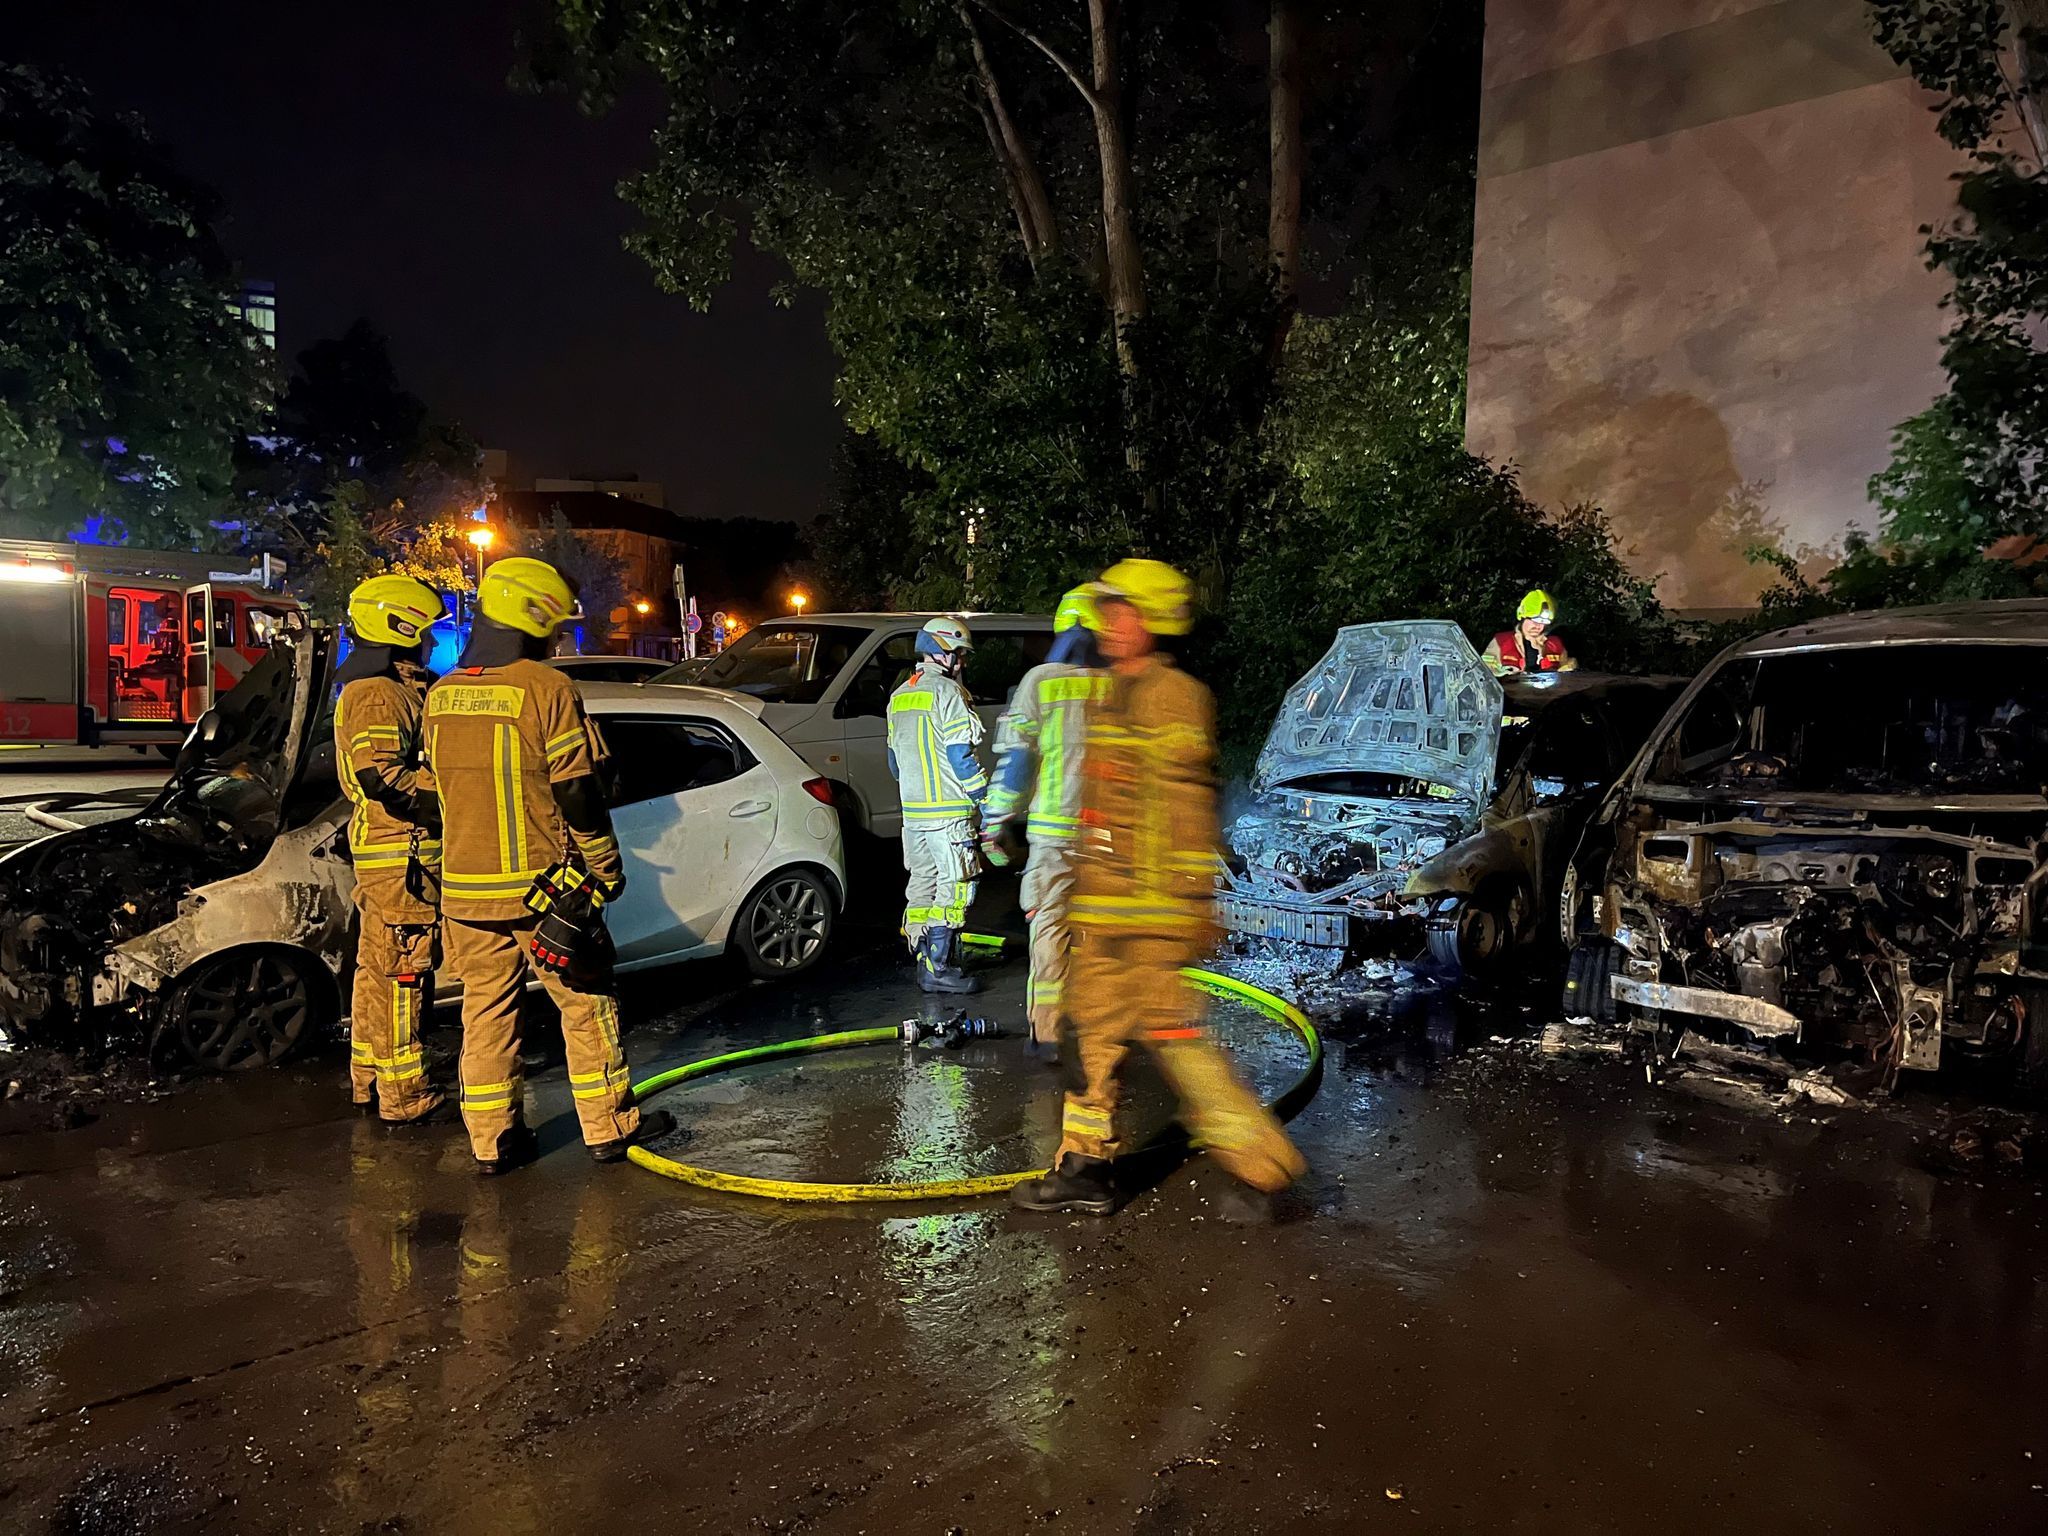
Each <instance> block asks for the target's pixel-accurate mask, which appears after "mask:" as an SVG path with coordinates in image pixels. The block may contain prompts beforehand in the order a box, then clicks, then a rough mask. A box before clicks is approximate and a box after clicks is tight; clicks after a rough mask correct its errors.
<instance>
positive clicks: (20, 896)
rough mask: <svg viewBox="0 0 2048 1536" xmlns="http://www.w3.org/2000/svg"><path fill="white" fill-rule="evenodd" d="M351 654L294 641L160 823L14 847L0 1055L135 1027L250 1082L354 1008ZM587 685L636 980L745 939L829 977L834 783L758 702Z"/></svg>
mask: <svg viewBox="0 0 2048 1536" xmlns="http://www.w3.org/2000/svg"><path fill="white" fill-rule="evenodd" d="M333 648H334V637H333V635H332V634H331V633H330V632H329V631H327V630H325V629H324V628H318V627H316V628H314V629H312V630H310V631H300V632H298V633H296V634H294V635H291V636H288V637H286V638H285V639H284V640H282V641H281V642H280V643H278V644H277V645H275V646H273V648H272V650H271V653H270V654H269V655H268V656H267V657H265V658H264V659H263V660H261V661H259V662H257V663H256V664H255V665H254V666H253V667H251V668H250V669H249V673H248V675H247V676H246V677H244V678H243V679H242V681H241V683H240V684H238V685H237V686H236V688H235V689H234V691H233V692H232V693H230V694H228V695H227V696H226V697H225V698H223V699H222V700H221V702H220V703H219V704H217V705H216V706H215V707H214V708H212V709H210V710H208V711H207V712H206V715H205V717H204V718H203V719H202V720H201V721H200V723H199V726H198V727H197V728H196V729H195V731H194V733H193V736H192V739H191V740H190V741H188V742H187V744H186V746H185V748H184V749H183V750H182V751H181V752H180V754H179V759H178V761H177V763H176V764H175V765H174V767H173V769H172V773H171V777H170V780H169V782H167V783H166V784H165V785H164V787H163V789H162V791H161V792H160V793H159V794H158V795H157V796H156V798H155V799H154V800H153V801H151V803H150V804H149V806H148V807H147V808H146V809H144V810H142V811H140V812H138V813H136V814H134V815H131V816H125V817H121V818H119V819H116V820H113V821H103V822H98V823H95V824H93V825H89V826H82V827H78V828H75V829H74V830H71V831H67V832H58V833H54V834H52V835H51V836H49V837H45V838H42V839H39V840H38V841H35V842H31V843H24V844H22V845H21V846H19V847H17V848H13V849H9V850H6V851H5V852H4V854H0V1045H5V1044H8V1043H18V1042H32V1043H37V1044H50V1045H58V1046H63V1045H70V1044H76V1043H78V1042H80V1041H91V1040H101V1039H107V1038H113V1037H118V1036H120V1035H122V1034H128V1035H131V1036H132V1037H136V1038H140V1039H142V1040H144V1041H146V1042H147V1043H148V1046H149V1048H150V1050H151V1052H152V1053H154V1052H155V1051H157V1050H158V1049H159V1048H161V1049H163V1050H164V1051H166V1052H169V1053H175V1054H178V1055H182V1056H183V1057H184V1058H185V1059H186V1060H189V1061H191V1062H193V1063H195V1064H197V1065H199V1066H202V1067H206V1068H209V1069H211V1070H214V1071H234V1070H239V1069H243V1068H248V1067H258V1066H265V1065H269V1064H271V1063H275V1062H278V1061H282V1060H283V1059H285V1058H286V1057H287V1056H289V1055H290V1054H291V1053H292V1051H294V1050H295V1049H296V1048H298V1047H299V1046H300V1045H301V1044H302V1043H304V1042H306V1041H308V1040H312V1039H317V1038H318V1037H319V1036H320V1035H322V1034H323V1033H326V1032H328V1031H330V1030H331V1029H333V1027H334V1026H335V1025H336V1024H337V1023H338V1022H339V1021H340V1020H341V1019H342V1018H343V1017H344V1016H345V1015H346V1013H347V1010H348V986H347V982H348V962H349V957H350V955H351V953H352V952H353V948H354V946H353V944H352V942H351V931H352V929H353V927H354V924H355V903H354V895H355V871H354V870H353V869H352V868H351V867H350V865H349V858H348V802H347V801H346V800H344V799H342V798H341V796H340V795H339V794H338V793H336V791H335V787H334V764H333V752H332V750H331V748H330V746H329V744H330V743H331V741H332V734H333V728H332V726H331V725H330V724H329V723H328V713H327V706H328V703H329V699H330V693H329V688H328V679H329V677H330V675H331V671H332V668H331V662H332V659H333V656H332V653H333ZM579 686H581V687H582V691H583V694H584V696H585V698H586V700H587V702H588V706H589V711H590V714H591V717H592V718H593V719H594V720H595V721H596V722H597V728H598V731H599V733H600V734H601V735H603V736H604V738H605V740H606V742H607V744H608V753H607V755H606V766H605V774H606V779H607V783H608V788H609V793H610V799H611V804H612V817H613V824H614V826H615V828H616V830H617V832H618V837H619V845H620V848H621V850H622V852H623V853H624V855H625V864H626V881H627V884H626V893H625V895H624V896H623V897H622V898H621V899H620V900H619V902H618V903H617V905H615V906H614V907H613V908H612V910H611V915H610V926H611V931H612V936H613V938H614V940H615V941H616V943H617V945H618V950H619V969H621V970H628V971H630V970H643V969H646V968H648V967H651V966H656V965H665V964H667V963H668V962H670V961H673V960H688V959H693V958H696V957H699V956H706V955H715V954H718V953H720V952H722V951H723V950H725V949H726V948H728V947H730V948H732V949H733V950H735V951H736V952H737V953H738V954H739V955H740V957H741V958H742V959H744V960H745V961H746V963H747V966H748V967H749V969H751V970H752V971H753V972H754V974H755V975H757V976H766V977H785V976H793V975H795V974H797V973H798V972H799V971H802V970H805V969H806V968H808V967H809V966H810V965H811V964H813V963H814V962H815V961H816V960H817V959H818V958H819V956H820V955H822V954H823V953H824V951H825V948H826V945H827V944H828V942H829V941H830V939H831V937H832V929H833V925H834V923H835V922H836V920H837V918H838V915H839V913H840V911H841V910H842V909H843V907H844V905H845V899H846V872H845V866H844V863H843V861H842V857H841V852H840V832H839V818H838V815H837V813H836V812H835V810H834V807H833V803H832V793H831V790H830V788H829V787H828V786H827V784H826V783H825V781H824V779H823V778H822V777H821V776H820V775H818V774H817V773H816V772H814V771H813V770H812V769H810V768H808V767H806V766H805V764H804V762H803V760H802V759H801V758H800V757H798V756H797V755H796V753H795V752H793V751H792V750H791V749H790V748H789V747H787V746H785V745H784V744H783V743H782V742H781V741H780V740H778V739H777V738H776V736H775V733H774V732H773V731H770V730H769V729H768V728H767V727H766V726H764V725H763V724H761V722H760V720H759V718H758V715H759V705H758V704H756V703H754V702H753V701H752V700H749V699H745V698H740V697H736V696H734V695H732V694H728V693H719V692H714V691H711V690H707V689H699V688H659V689H647V688H637V687H634V686H632V685H630V684H622V683H603V684H598V683H593V684H589V685H579ZM452 990H453V989H452V988H449V989H447V990H446V991H444V992H443V994H442V995H443V996H444V997H445V996H448V995H449V994H450V993H452Z"/></svg>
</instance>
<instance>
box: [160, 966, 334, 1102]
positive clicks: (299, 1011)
mask: <svg viewBox="0 0 2048 1536" xmlns="http://www.w3.org/2000/svg"><path fill="white" fill-rule="evenodd" d="M323 996H324V994H323V993H322V991H321V990H319V988H318V987H317V985H316V983H315V980H314V978H313V977H312V975H311V974H310V972H309V971H308V969H307V962H306V961H305V959H304V958H303V957H301V956H298V955H294V954H293V953H292V952H291V951H289V950H283V949H242V950H234V951H230V952H229V953H227V954H222V955H213V956H210V957H209V958H207V959H205V960H202V961H200V962H199V964H198V965H196V966H194V967H193V968H192V970H191V972H190V973H189V974H188V975H187V976H186V977H185V979H184V980H183V981H181V982H180V983H179V984H178V990H177V992H176V994H175V995H174V996H173V997H172V999H171V1004H170V1015H169V1021H168V1022H169V1025H170V1029H171V1032H172V1033H173V1034H175V1035H176V1037H177V1040H178V1043H179V1045H181V1046H182V1047H183V1048H184V1051H185V1054H186V1055H187V1056H188V1057H190V1058H191V1060H192V1061H193V1062H194V1063H195V1064H196V1065H198V1066H201V1067H204V1068H206V1070H208V1071H209V1072H243V1071H247V1070H248V1069H249V1068H251V1067H271V1066H276V1065H277V1064H278V1063H279V1062H281V1061H283V1060H284V1059H285V1058H286V1057H287V1056H289V1055H291V1053H292V1052H293V1051H294V1050H296V1049H298V1047H299V1045H300V1043H301V1042H302V1041H304V1040H305V1039H307V1038H308V1037H309V1036H310V1035H311V1034H312V1033H313V1030H314V1025H315V1023H316V1022H317V1014H318V1011H319V1010H320V1008H321V1007H322V1006H323Z"/></svg>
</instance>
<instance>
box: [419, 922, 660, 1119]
mask: <svg viewBox="0 0 2048 1536" xmlns="http://www.w3.org/2000/svg"><path fill="white" fill-rule="evenodd" d="M539 921H540V919H539V918H537V917H532V916H528V917H516V918H503V919H495V920H492V921H488V922H483V921H474V922H472V921H464V920H463V919H461V918H456V917H443V918H442V931H443V935H444V937H445V940H446V943H447V946H448V968H449V970H450V971H452V972H453V973H454V976H455V979H456V981H458V982H460V983H461V985H462V1123H463V1124H464V1125H465V1126H467V1127H468V1129H469V1146H470V1150H471V1151H472V1152H474V1153H475V1154H476V1156H477V1157H478V1158H479V1159H483V1158H494V1157H496V1156H497V1155H498V1138H499V1137H501V1136H503V1135H504V1134H505V1133H506V1132H507V1131H509V1130H511V1129H512V1128H513V1127H514V1126H516V1125H519V1124H522V1123H523V1122H524V1120H525V1093H524V1089H525V1081H524V1074H523V1072H522V1069H521V1066H520V1060H519V998H520V994H521V993H522V992H524V991H525V990H526V978H527V974H528V966H527V958H526V941H527V940H528V939H530V938H532V937H533V930H534V928H535V926H536V925H537V924H538V923H539ZM540 982H541V985H542V986H543V987H544V988H546V989H547V994H548V996H549V997H551V998H552V999H554V1003H555V1006H556V1007H557V1008H558V1009H560V1010H561V1014H562V1045H563V1049H564V1051H565V1052H566V1054H567V1056H568V1058H569V1094H570V1097H571V1099H572V1100H573V1101H574V1102H575V1105H576V1119H577V1120H578V1122H579V1123H580V1124H581V1125H582V1127H583V1140H584V1141H585V1142H586V1143H587V1144H589V1145H591V1146H595V1145H597V1144H598V1143H599V1142H606V1141H617V1140H620V1139H622V1138H624V1137H627V1136H630V1135H632V1134H633V1132H634V1131H636V1130H638V1129H639V1128H640V1111H639V1110H637V1109H635V1108H634V1107H633V1104H632V1092H631V1086H630V1084H629V1082H628V1080H627V1075H626V1055H625V1052H624V1051H623V1050H622V1049H621V1048H620V1046H619V1004H618V1000H617V999H616V998H614V997H612V996H610V995H609V994H608V993H598V992H578V991H577V990H576V989H575V988H573V987H571V986H570V985H569V984H568V982H566V981H564V980H563V979H562V978H561V977H560V976H556V975H553V974H552V973H550V972H547V971H542V972H540Z"/></svg>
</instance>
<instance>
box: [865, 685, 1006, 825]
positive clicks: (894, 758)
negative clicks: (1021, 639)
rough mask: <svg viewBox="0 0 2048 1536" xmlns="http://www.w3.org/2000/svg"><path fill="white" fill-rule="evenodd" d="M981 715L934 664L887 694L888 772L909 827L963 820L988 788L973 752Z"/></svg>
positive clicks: (970, 813) (977, 742)
mask: <svg viewBox="0 0 2048 1536" xmlns="http://www.w3.org/2000/svg"><path fill="white" fill-rule="evenodd" d="M982 735H983V728H982V723H981V716H980V715H978V714H976V713H975V712H974V706H973V704H971V703H970V702H968V698H967V691H966V690H965V689H964V688H962V687H961V686H960V684H959V683H958V682H956V681H955V680H954V679H952V678H950V677H948V676H946V674H945V673H943V672H940V671H938V670H936V669H928V668H925V667H919V668H918V669H917V670H916V671H915V672H913V673H911V674H910V676H909V677H908V678H907V679H906V680H905V681H904V682H903V683H901V684H900V685H899V686H898V687H897V689H896V691H895V692H894V693H892V694H890V695H889V771H890V772H891V773H892V774H894V775H895V777H896V791H897V794H898V796H899V797H900V798H901V799H902V801H903V820H904V823H905V824H906V825H909V826H918V825H923V826H930V825H932V824H933V823H936V822H941V821H961V820H964V819H966V818H968V817H970V816H972V815H973V814H974V813H975V810H976V808H977V807H979V806H980V804H981V800H982V796H983V795H985V794H987V793H988V775H987V773H985V772H984V771H983V770H982V766H981V764H980V762H979V761H977V760H976V758H975V756H974V749H975V748H976V747H977V746H979V745H980V744H981V738H982Z"/></svg>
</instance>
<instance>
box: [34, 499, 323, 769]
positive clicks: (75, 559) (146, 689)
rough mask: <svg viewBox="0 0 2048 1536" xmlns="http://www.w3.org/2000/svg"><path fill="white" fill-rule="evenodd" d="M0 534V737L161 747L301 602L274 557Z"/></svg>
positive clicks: (226, 685) (292, 620)
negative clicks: (252, 560) (241, 560)
mask: <svg viewBox="0 0 2048 1536" xmlns="http://www.w3.org/2000/svg"><path fill="white" fill-rule="evenodd" d="M236 563H237V562H236V558H235V557H233V556H228V555H195V554H189V553H179V552H169V551H159V550H147V549H125V548H118V547H106V546H100V545H92V544H65V543H42V542H38V541H33V540H27V539H0V745H9V746H66V747H80V746H83V747H98V746H115V745H132V746H151V745H156V746H169V745H174V744H176V743H177V742H180V741H183V740H184V739H185V735H186V733H187V732H188V731H190V730H191V728H192V724H193V722H194V721H196V720H197V719H198V718H199V717H200V715H201V714H203V713H204V712H205V711H206V709H207V707H208V706H209V705H211V704H212V703H213V701H214V699H215V697H216V696H218V695H220V694H224V693H226V692H227V691H228V690H229V689H231V688H233V687H234V685H235V682H236V680H237V679H239V678H240V677H241V676H242V674H243V673H244V672H246V671H248V670H249V667H250V665H251V664H252V663H253V662H255V661H257V660H259V659H260V658H262V657H263V656H264V655H265V654H267V653H268V651H269V649H270V641H271V639H272V637H273V636H275V635H277V634H279V633H280V632H284V631H289V630H296V629H300V628H303V627H304V625H305V623H306V613H305V608H304V606H303V605H302V604H300V603H299V602H298V601H296V600H295V599H293V598H289V597H286V596H285V595H284V594H283V592H282V591H280V590H279V586H280V584H281V583H282V582H283V579H284V563H283V562H282V561H280V560H277V559H275V558H273V557H272V556H269V555H265V556H262V557H261V559H260V560H259V561H258V562H257V563H256V564H254V565H253V566H252V565H244V566H243V567H242V568H241V569H236V568H235V566H236Z"/></svg>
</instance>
